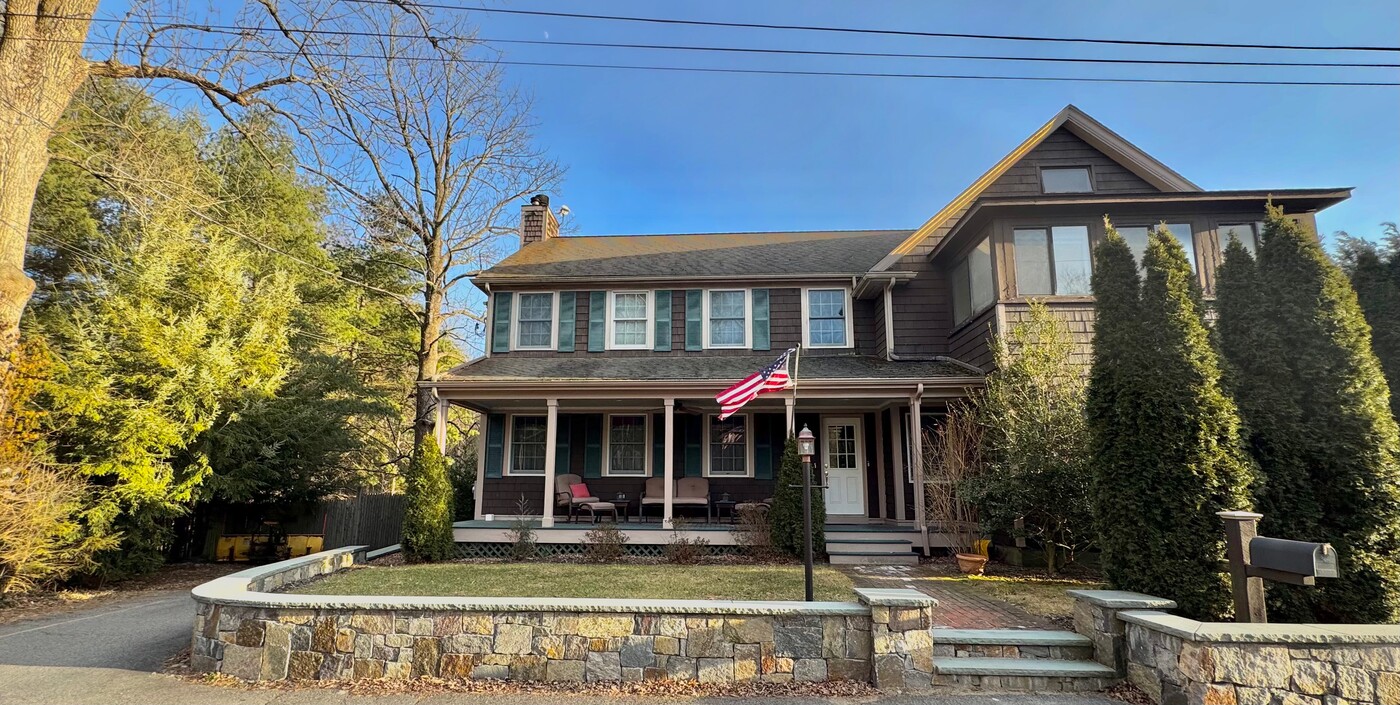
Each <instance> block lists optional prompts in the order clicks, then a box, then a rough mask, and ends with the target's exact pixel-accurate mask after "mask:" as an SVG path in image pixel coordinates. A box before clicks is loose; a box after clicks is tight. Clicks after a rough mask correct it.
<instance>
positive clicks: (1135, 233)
mask: <svg viewBox="0 0 1400 705" xmlns="http://www.w3.org/2000/svg"><path fill="white" fill-rule="evenodd" d="M1156 227H1157V226H1156V225H1128V226H1123V227H1118V226H1115V227H1114V229H1115V230H1117V231H1118V234H1119V235H1122V236H1123V239H1124V240H1127V241H1128V248H1129V249H1131V250H1132V251H1133V257H1135V258H1136V259H1137V263H1138V267H1139V268H1141V267H1142V266H1143V264H1144V263H1143V256H1144V255H1146V254H1147V236H1148V234H1149V233H1151V232H1152V230H1153V229H1154V228H1156ZM1167 230H1169V231H1171V234H1172V235H1173V236H1175V237H1176V240H1177V242H1180V243H1181V247H1182V249H1185V250H1186V261H1187V262H1190V263H1191V271H1193V272H1194V271H1196V243H1195V240H1194V238H1192V236H1191V224H1190V223H1168V224H1167Z"/></svg>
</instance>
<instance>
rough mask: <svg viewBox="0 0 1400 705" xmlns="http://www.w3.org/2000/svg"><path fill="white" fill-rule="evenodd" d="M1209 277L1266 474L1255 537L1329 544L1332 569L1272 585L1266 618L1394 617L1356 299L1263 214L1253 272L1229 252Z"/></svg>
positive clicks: (1380, 460)
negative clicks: (1319, 576)
mask: <svg viewBox="0 0 1400 705" xmlns="http://www.w3.org/2000/svg"><path fill="white" fill-rule="evenodd" d="M1251 277H1252V278H1251ZM1219 279H1220V288H1221V301H1220V307H1221V330H1220V344H1221V349H1222V350H1223V351H1224V353H1225V355H1226V356H1227V360H1228V362H1229V363H1230V365H1231V367H1232V368H1233V372H1232V379H1233V380H1234V383H1233V389H1234V392H1235V395H1236V396H1237V397H1238V398H1239V400H1240V408H1241V410H1242V412H1243V413H1244V414H1245V420H1246V422H1247V423H1248V424H1249V429H1250V438H1251V442H1250V447H1251V450H1253V451H1254V452H1255V453H1256V454H1257V456H1258V459H1259V462H1260V465H1261V467H1262V470H1263V475H1264V482H1263V484H1262V488H1261V491H1260V492H1259V506H1260V509H1261V511H1262V512H1263V513H1264V514H1265V517H1264V519H1263V520H1262V522H1261V525H1260V530H1261V531H1262V532H1263V533H1265V534H1267V535H1270V536H1277V537H1279V538H1288V539H1296V540H1302V541H1326V542H1329V543H1331V544H1332V545H1333V546H1334V547H1335V548H1336V549H1337V551H1338V558H1339V564H1340V569H1341V577H1340V578H1339V579H1336V580H1320V581H1318V584H1317V586H1316V587H1311V588H1290V587H1288V586H1284V585H1277V584H1272V585H1270V586H1269V590H1268V594H1269V601H1270V602H1269V604H1270V609H1271V610H1272V611H1273V612H1274V613H1275V614H1274V616H1275V617H1276V618H1278V619H1288V620H1295V621H1324V622H1385V621H1396V620H1397V619H1400V563H1398V562H1397V557H1400V535H1398V534H1400V431H1397V428H1396V422H1395V418H1394V417H1393V416H1392V415H1391V411H1390V407H1389V403H1390V398H1389V388H1388V386H1387V384H1386V381H1385V378H1384V376H1383V375H1382V373H1381V367H1380V364H1379V362H1378V361H1377V359H1376V355H1375V354H1374V353H1373V352H1372V350H1371V331H1370V326H1368V325H1367V323H1366V321H1365V318H1364V317H1363V315H1362V311H1361V306H1360V305H1359V303H1358V301H1357V295H1356V292H1355V291H1354V290H1353V289H1352V287H1351V284H1350V283H1349V282H1348V281H1347V278H1346V275H1345V274H1344V273H1343V272H1342V270H1341V269H1340V268H1339V267H1337V265H1336V264H1334V263H1333V262H1332V261H1331V260H1330V259H1328V257H1327V255H1326V253H1324V252H1323V250H1322V246H1321V245H1320V244H1319V243H1318V241H1317V240H1316V238H1314V237H1313V236H1312V235H1311V234H1310V233H1308V232H1307V231H1306V230H1305V229H1304V228H1303V227H1302V226H1301V225H1299V224H1298V223H1296V222H1294V221H1293V220H1291V219H1289V218H1287V217H1285V216H1284V214H1283V212H1282V210H1281V209H1278V208H1274V207H1270V209H1269V214H1268V220H1267V223H1266V225H1265V229H1264V238H1263V242H1262V243H1261V244H1260V247H1259V260H1258V264H1257V273H1256V272H1254V271H1253V268H1252V267H1251V266H1250V263H1249V260H1248V256H1247V253H1245V252H1243V248H1241V247H1239V246H1234V247H1232V248H1231V249H1229V250H1227V255H1226V266H1225V267H1222V269H1221V272H1220V278H1219ZM1251 288H1252V289H1253V290H1254V291H1253V292H1252V293H1251V292H1249V291H1246V290H1247V289H1251ZM1285 344H1286V347H1285ZM1268 356H1272V358H1273V359H1264V358H1265V357H1268Z"/></svg>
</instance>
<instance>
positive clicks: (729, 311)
mask: <svg viewBox="0 0 1400 705" xmlns="http://www.w3.org/2000/svg"><path fill="white" fill-rule="evenodd" d="M748 309H749V292H748V291H747V290H745V289H712V290H710V291H707V292H705V347H707V348H746V347H748V346H749V326H748V319H749V316H748V313H749V311H748Z"/></svg>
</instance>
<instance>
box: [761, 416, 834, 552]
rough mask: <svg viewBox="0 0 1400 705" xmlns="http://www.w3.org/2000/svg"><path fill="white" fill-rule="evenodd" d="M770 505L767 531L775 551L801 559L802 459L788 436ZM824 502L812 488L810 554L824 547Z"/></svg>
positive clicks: (802, 548)
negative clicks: (771, 504)
mask: <svg viewBox="0 0 1400 705" xmlns="http://www.w3.org/2000/svg"><path fill="white" fill-rule="evenodd" d="M776 484H777V487H776V488H774V490H773V506H772V507H771V508H770V509H769V510H768V527H769V528H768V530H769V532H770V533H771V535H772V544H773V548H774V549H775V550H778V551H781V552H783V553H786V554H788V555H790V556H793V557H795V558H802V557H803V552H804V550H805V546H806V544H805V542H804V541H805V538H804V534H803V532H802V526H803V524H802V459H801V458H800V457H798V455H797V438H796V437H795V436H788V439H787V444H786V445H784V446H783V461H782V464H781V465H780V466H779V467H778V479H777V483H776ZM825 526H826V502H825V498H824V497H823V495H822V491H821V490H819V489H813V490H812V554H813V555H817V554H820V553H821V552H822V550H823V549H824V548H825V546H826V535H825V531H824V527H825Z"/></svg>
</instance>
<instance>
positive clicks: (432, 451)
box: [403, 440, 456, 563]
mask: <svg viewBox="0 0 1400 705" xmlns="http://www.w3.org/2000/svg"><path fill="white" fill-rule="evenodd" d="M404 479H405V481H406V485H407V487H406V491H407V494H408V507H407V508H406V509H405V510H404V516H403V553H404V558H405V559H407V560H408V561H410V562H415V563H436V562H438V561H445V560H449V559H451V558H453V556H454V555H455V554H456V543H455V542H454V540H453V538H452V511H453V510H452V484H451V483H450V482H448V480H447V460H446V459H445V458H443V457H442V453H441V452H440V451H438V447H437V444H436V443H434V442H432V441H431V440H428V441H425V442H424V443H421V444H419V445H418V448H417V450H416V451H415V452H414V454H413V459H412V460H411V461H409V464H408V472H407V473H406V476H405V478H404Z"/></svg>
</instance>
